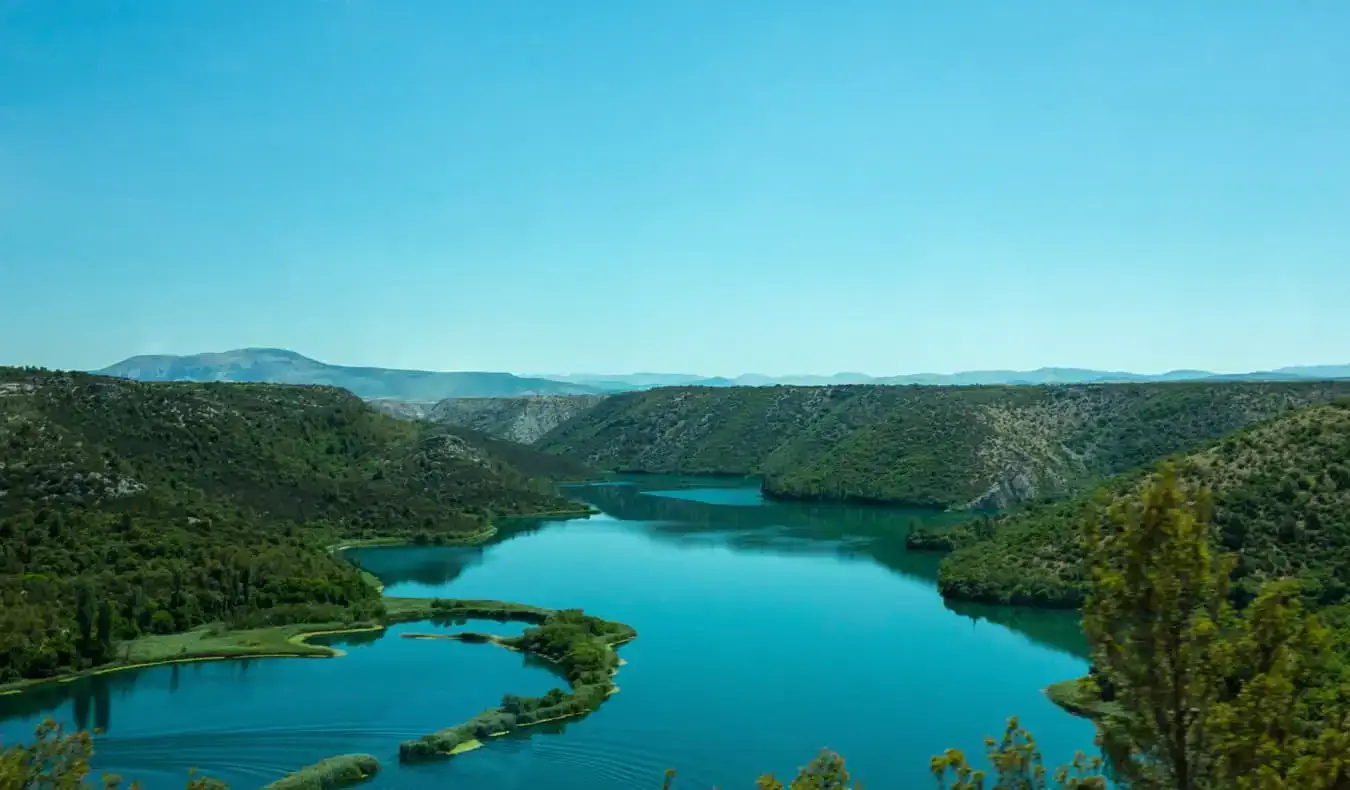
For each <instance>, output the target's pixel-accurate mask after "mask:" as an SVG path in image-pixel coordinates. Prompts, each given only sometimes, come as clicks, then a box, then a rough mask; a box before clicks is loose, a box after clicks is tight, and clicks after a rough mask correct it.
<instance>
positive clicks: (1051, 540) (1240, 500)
mask: <svg viewBox="0 0 1350 790" xmlns="http://www.w3.org/2000/svg"><path fill="white" fill-rule="evenodd" d="M1176 463H1177V468H1178V472H1179V478H1180V480H1181V483H1182V484H1183V486H1185V487H1187V488H1188V489H1190V490H1196V489H1200V488H1204V489H1208V490H1210V491H1211V492H1212V494H1213V507H1214V515H1213V523H1214V526H1215V536H1214V537H1215V540H1216V542H1218V543H1219V544H1220V545H1221V546H1223V547H1224V548H1225V549H1226V550H1228V551H1232V552H1234V553H1236V554H1237V555H1238V557H1239V564H1238V568H1237V576H1238V580H1239V584H1238V588H1239V594H1240V595H1244V596H1250V595H1251V593H1252V591H1253V590H1254V589H1255V588H1256V586H1257V585H1258V584H1259V583H1260V582H1261V581H1262V580H1264V579H1267V578H1274V577H1278V576H1285V575H1294V576H1298V577H1300V578H1301V579H1303V582H1304V590H1305V592H1306V593H1307V594H1308V595H1309V596H1310V597H1311V598H1313V599H1314V600H1315V601H1316V602H1317V603H1319V604H1323V605H1326V604H1333V603H1338V602H1343V601H1346V600H1347V599H1350V402H1347V401H1339V402H1336V403H1332V404H1327V405H1322V406H1316V407H1312V408H1309V409H1305V410H1302V411H1299V412H1296V413H1293V414H1288V415H1284V416H1281V417H1278V418H1275V419H1272V420H1269V421H1266V422H1263V423H1260V424H1258V425H1254V426H1252V427H1250V428H1248V429H1246V430H1243V431H1240V432H1238V433H1236V434H1234V435H1232V436H1229V437H1227V438H1225V439H1223V440H1221V441H1218V442H1214V443H1211V444H1210V445H1209V446H1207V447H1206V448H1204V449H1202V450H1199V451H1196V452H1193V453H1191V454H1188V455H1184V456H1181V457H1180V458H1178V459H1177V461H1176ZM1144 478H1145V475H1144V473H1143V472H1141V471H1140V472H1134V473H1130V474H1127V475H1123V476H1120V477H1117V478H1114V479H1112V480H1110V481H1109V482H1108V483H1107V484H1105V485H1104V486H1103V487H1102V488H1101V489H1099V490H1097V491H1095V492H1092V493H1089V494H1084V495H1081V496H1079V497H1076V498H1074V499H1070V500H1067V501H1064V502H1060V503H1055V504H1046V505H1041V506H1037V507H1032V508H1029V509H1027V510H1025V511H1023V512H1019V513H1015V514H1012V515H1009V516H1006V517H1004V518H1002V519H999V520H998V521H997V522H995V524H994V526H993V529H992V530H988V531H989V532H992V537H990V538H988V539H985V540H977V539H975V538H974V536H973V535H972V534H971V532H970V531H968V530H962V529H961V528H958V531H957V532H956V533H955V534H954V535H953V537H954V538H956V543H957V544H958V545H960V544H962V543H964V544H966V545H965V546H964V547H963V548H960V549H958V550H957V551H955V552H954V553H952V554H951V555H950V556H948V557H947V558H946V559H945V560H944V561H943V563H942V568H941V572H940V575H939V584H940V586H941V589H942V592H943V594H944V595H946V596H949V597H952V598H958V599H968V600H981V601H992V602H1006V603H1029V604H1039V605H1051V606H1077V605H1078V604H1080V603H1081V602H1082V598H1083V593H1084V580H1083V578H1082V574H1081V567H1080V566H1081V559H1082V550H1081V548H1080V546H1079V545H1078V540H1077V538H1078V533H1079V530H1080V528H1081V525H1082V524H1083V523H1084V521H1085V520H1086V519H1087V518H1089V517H1091V515H1092V514H1093V513H1094V512H1095V510H1096V509H1099V508H1100V506H1101V505H1103V504H1105V503H1108V502H1110V501H1113V500H1117V499H1121V498H1126V497H1131V496H1132V495H1133V494H1135V492H1136V491H1137V490H1138V488H1139V486H1140V485H1141V484H1142V482H1143V480H1144Z"/></svg>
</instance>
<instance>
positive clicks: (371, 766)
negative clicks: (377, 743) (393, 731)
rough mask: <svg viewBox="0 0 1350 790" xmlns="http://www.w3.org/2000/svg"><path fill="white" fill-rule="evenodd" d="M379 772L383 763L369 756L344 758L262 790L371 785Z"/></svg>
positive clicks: (329, 789)
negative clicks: (369, 783) (366, 783)
mask: <svg viewBox="0 0 1350 790" xmlns="http://www.w3.org/2000/svg"><path fill="white" fill-rule="evenodd" d="M379 770H380V761H379V760H377V759H375V758H374V757H372V756H371V755H369V754H341V755H337V756H335V757H328V758H326V759H324V760H320V761H319V762H317V763H315V764H313V765H307V766H305V767H304V768H301V769H300V770H298V771H295V772H293V773H289V774H287V775H286V776H284V777H282V778H280V779H278V780H276V781H275V782H272V783H270V784H267V785H264V786H263V790H336V788H341V787H351V786H352V785H357V784H360V783H362V782H365V781H368V780H369V779H370V778H371V777H373V776H374V775H375V774H376V773H378V772H379Z"/></svg>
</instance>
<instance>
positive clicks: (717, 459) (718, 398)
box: [536, 382, 1350, 508]
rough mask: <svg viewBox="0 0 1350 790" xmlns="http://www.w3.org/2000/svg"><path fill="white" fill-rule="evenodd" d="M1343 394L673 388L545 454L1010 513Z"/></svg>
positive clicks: (630, 399) (1194, 386)
mask: <svg viewBox="0 0 1350 790" xmlns="http://www.w3.org/2000/svg"><path fill="white" fill-rule="evenodd" d="M1345 395H1350V382H1298V383H1246V382H1244V383H1237V382H1224V383H1166V384H1162V383H1160V384H1101V385H1072V386H1038V387H1019V386H990V387H932V386H890V387H888V386H843V387H733V388H710V387H672V388H665V389H657V390H650V391H646V392H631V393H622V394H618V395H613V396H611V397H609V398H606V399H605V400H604V401H603V402H601V403H599V404H598V405H597V406H595V407H593V408H591V409H588V410H586V411H585V412H583V413H581V414H579V415H577V416H576V417H574V418H573V419H571V420H568V421H567V422H565V423H563V424H562V425H560V426H558V427H557V428H555V429H554V430H552V431H550V432H549V433H548V434H547V435H545V436H544V437H543V438H542V439H540V440H539V442H538V443H537V445H536V446H537V447H539V448H541V449H545V450H549V451H551V452H556V453H561V454H563V455H568V456H571V457H573V458H576V459H579V460H582V461H585V462H586V463H588V464H592V465H594V466H598V467H602V468H606V469H614V470H618V471H633V472H652V473H679V474H702V473H717V474H738V475H745V474H755V475H760V476H761V477H762V478H763V485H764V490H765V491H766V492H767V493H769V494H771V495H773V496H778V497H784V498H800V499H836V500H858V501H877V502H897V503H904V504H911V505H921V506H939V507H967V506H975V507H990V508H998V507H1006V506H1008V505H1011V504H1016V503H1021V502H1026V501H1030V500H1035V499H1047V498H1052V497H1059V496H1065V495H1071V494H1074V493H1077V492H1079V491H1082V490H1083V489H1085V488H1087V487H1089V486H1091V485H1092V484H1093V483H1094V482H1095V481H1098V480H1100V479H1101V478H1103V477H1105V476H1108V475H1111V474H1116V473H1120V472H1124V471H1126V470H1129V469H1133V468H1135V467H1139V466H1142V465H1145V464H1150V463H1154V462H1156V461H1158V460H1159V459H1161V458H1164V457H1166V456H1168V455H1170V454H1172V453H1177V452H1181V451H1185V450H1189V449H1191V448H1194V447H1196V446H1198V445H1200V444H1202V443H1203V442H1205V441H1208V440H1210V439H1213V438H1215V437H1218V436H1221V435H1223V434H1226V433H1229V432H1231V431H1234V430H1237V429H1239V428H1241V427H1243V426H1245V425H1248V424H1250V423H1252V422H1254V421H1256V420H1259V419H1262V418H1264V417H1269V416H1273V415H1276V414H1280V413H1283V412H1285V411H1287V410H1289V409H1293V408H1297V407H1300V406H1306V405H1311V404H1316V403H1323V402H1326V401H1328V400H1331V399H1333V398H1335V397H1342V396H1345Z"/></svg>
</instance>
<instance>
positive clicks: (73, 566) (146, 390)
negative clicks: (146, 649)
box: [0, 368, 582, 682]
mask: <svg viewBox="0 0 1350 790" xmlns="http://www.w3.org/2000/svg"><path fill="white" fill-rule="evenodd" d="M581 473H582V470H581V468H580V466H579V465H577V464H575V463H570V462H568V461H566V460H564V459H558V458H554V457H551V456H544V455H542V454H539V453H536V452H534V451H532V450H530V449H529V448H525V447H517V446H514V445H509V444H507V443H504V442H501V441H500V440H495V439H490V438H488V437H484V436H482V435H480V434H476V433H474V432H472V431H466V430H446V429H444V428H440V427H437V426H430V425H421V424H416V423H409V422H402V421H399V420H395V419H393V418H390V417H387V416H385V415H382V414H380V413H378V412H377V411H375V410H374V409H372V408H371V407H370V406H368V405H366V404H365V403H363V402H362V401H361V400H360V399H358V398H357V397H356V396H354V395H352V394H351V393H349V392H347V391H345V390H341V389H336V388H330V387H301V386H281V385H267V384H189V383H164V384H147V383H139V382H134V381H127V380H123V379H115V378H106V377H102V376H95V375H90V374H83V373H50V372H36V371H29V370H17V369H12V368H0V682H3V681H5V680H9V679H13V678H15V677H33V676H43V675H50V674H53V673H57V672H60V671H63V670H67V669H70V668H76V667H80V666H84V665H88V664H90V663H98V662H100V661H103V660H106V659H107V658H108V655H107V651H108V649H109V648H110V645H111V643H113V642H115V641H116V639H118V638H125V637H128V636H132V635H135V634H137V633H140V632H142V631H155V632H161V633H162V632H170V631H176V630H182V629H185V628H188V627H191V626H193V625H196V624H198V623H201V622H206V621H212V620H219V619H226V620H232V621H246V622H262V621H271V622H275V621H282V620H297V619H299V620H306V619H308V620H313V619H315V618H316V617H317V618H318V619H320V620H326V619H342V615H343V613H344V611H345V610H347V609H349V608H351V607H361V606H367V605H374V600H373V599H374V593H373V591H371V590H370V589H369V588H368V586H367V585H365V584H363V583H362V582H361V580H360V578H359V576H358V574H357V573H356V572H355V571H354V570H353V569H352V568H350V567H349V566H348V565H347V564H346V563H345V562H342V561H340V560H336V559H333V558H332V557H330V556H329V554H328V552H327V551H326V550H325V545H327V543H329V542H332V541H334V540H337V539H339V538H351V537H371V536H390V535H407V536H410V537H413V538H415V539H418V540H427V541H437V540H443V539H454V538H460V537H464V536H468V535H472V534H476V533H481V532H482V531H483V529H484V528H485V527H486V526H487V525H488V522H489V519H490V518H491V517H492V516H493V515H495V514H510V513H524V512H536V511H544V510H557V509H560V508H567V507H569V506H570V503H568V502H567V501H566V500H565V499H563V498H562V497H560V496H559V495H558V494H557V492H556V491H555V490H554V489H553V488H552V486H551V485H550V484H549V483H547V482H544V481H542V480H539V479H535V478H532V477H530V475H531V474H545V475H550V476H559V477H566V476H575V475H577V474H581Z"/></svg>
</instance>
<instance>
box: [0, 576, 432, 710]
mask: <svg viewBox="0 0 1350 790" xmlns="http://www.w3.org/2000/svg"><path fill="white" fill-rule="evenodd" d="M427 600H428V601H430V600H432V599H427ZM388 625H392V623H390V624H386V625H353V626H351V627H345V628H334V627H333V624H332V623H315V624H312V625H311V626H308V627H307V626H305V625H283V626H271V627H270V628H264V629H244V630H239V631H225V632H223V633H222V634H220V635H219V637H214V638H220V639H228V638H229V637H230V636H231V635H232V634H233V635H241V634H256V633H258V632H259V631H270V632H276V631H285V630H290V629H302V630H300V631H299V632H297V633H293V634H289V635H288V636H286V638H285V642H286V643H287V644H290V645H293V646H294V647H295V648H296V649H295V650H293V651H284V650H283V651H280V652H279V651H278V650H277V646H276V645H268V646H266V647H261V646H260V647H259V648H258V650H257V651H256V652H250V651H249V650H248V649H247V648H241V649H239V650H237V651H236V650H232V649H229V648H217V649H206V650H203V651H201V652H197V653H191V652H189V653H185V654H183V655H177V656H170V657H168V658H154V659H149V660H146V661H132V662H130V663H122V664H105V665H103V666H99V667H92V668H90V669H85V670H81V671H79V672H70V673H67V674H64V675H56V676H54V677H50V678H37V679H26V680H18V681H13V682H11V683H6V684H3V685H0V697H3V696H11V695H15V694H23V693H24V692H27V691H35V690H37V689H39V688H42V687H43V686H51V685H58V684H64V683H74V682H75V681H77V680H83V679H85V678H93V677H99V676H100V675H111V674H113V673H115V672H128V671H131V670H135V669H151V668H153V667H161V666H168V665H170V664H193V663H200V662H203V661H232V660H248V659H257V658H341V657H343V656H345V655H347V651H345V650H342V649H341V648H336V647H329V646H327V645H311V644H309V642H308V640H309V639H310V638H311V637H316V636H332V635H337V634H359V633H368V632H371V631H383V630H385V629H386V628H387V627H388ZM310 628H312V629H313V630H309V629H310ZM198 632H201V629H198V631H195V632H194V631H188V632H185V633H186V634H193V633H198ZM182 635H183V634H172V635H170V636H182ZM273 635H275V636H280V634H275V633H274V634H273Z"/></svg>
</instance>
